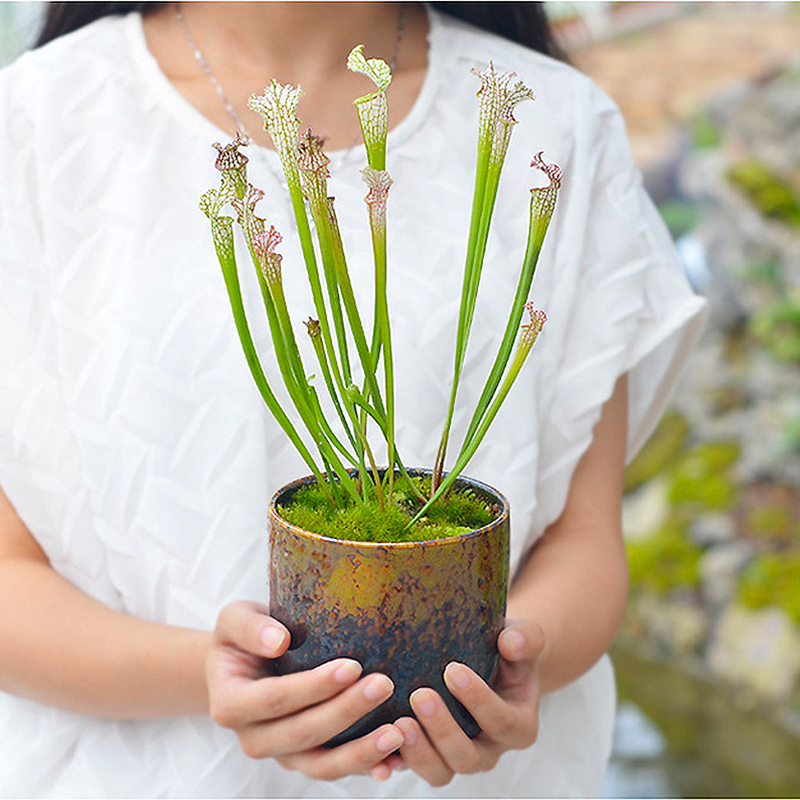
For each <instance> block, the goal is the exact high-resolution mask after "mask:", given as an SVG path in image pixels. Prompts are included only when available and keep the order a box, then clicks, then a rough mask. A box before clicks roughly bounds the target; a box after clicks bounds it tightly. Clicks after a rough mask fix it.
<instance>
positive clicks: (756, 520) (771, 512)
mask: <svg viewBox="0 0 800 800" xmlns="http://www.w3.org/2000/svg"><path fill="white" fill-rule="evenodd" d="M793 528H794V517H793V515H792V512H791V510H790V509H788V508H786V506H781V505H763V506H756V507H755V508H753V509H751V511H750V513H749V514H748V515H747V530H748V532H749V533H751V534H752V535H753V536H756V537H758V538H759V539H786V538H788V537H789V536H790V535H791V533H792V529H793Z"/></svg>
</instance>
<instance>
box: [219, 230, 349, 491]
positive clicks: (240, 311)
mask: <svg viewBox="0 0 800 800" xmlns="http://www.w3.org/2000/svg"><path fill="white" fill-rule="evenodd" d="M214 224H219V223H214ZM230 233H231V235H230V240H229V247H228V246H222V247H221V246H219V245H218V246H217V248H216V249H217V257H218V260H219V263H220V266H221V268H222V275H223V278H224V280H225V288H226V290H227V292H228V299H229V301H230V304H231V309H232V311H233V319H234V323H235V325H236V332H237V333H238V335H239V341H240V342H241V345H242V349H243V351H244V354H245V358H246V360H247V365H248V367H249V368H250V372H251V374H252V376H253V379H254V381H255V384H256V387H257V388H258V391H259V393H260V394H261V397H262V398H263V400H264V402H265V403H266V405H267V408H269V410H270V412H271V413H272V415H273V416H274V417H275V420H276V421H277V423H278V424H279V425H280V427H281V428H282V429H283V431H284V433H286V435H287V436H288V437H289V440H290V441H291V442H292V444H293V445H294V446H295V447H296V448H297V451H298V452H299V453H300V456H301V458H302V459H303V461H305V463H306V465H307V466H308V467H309V469H310V470H311V472H312V473H313V475H314V477H315V478H316V479H317V481H318V483H319V484H320V486H321V487H323V491H325V492H326V493H327V494H328V498H329V500H330V501H331V502H334V498H333V496H332V495H331V492H330V490H329V489H327V487H325V483H324V479H323V476H322V472H321V470H320V469H319V467H318V466H317V464H316V463H315V461H314V459H313V457H312V455H311V453H310V452H309V450H308V448H307V447H306V445H305V443H304V442H303V440H302V439H301V438H300V436H299V434H298V433H297V430H296V429H295V427H294V425H292V423H291V420H290V419H289V417H288V416H287V415H286V413H285V412H284V410H283V408H282V407H281V405H280V403H279V402H278V400H277V398H276V397H275V395H274V393H273V391H272V389H271V388H270V385H269V383H268V381H267V378H266V375H265V374H264V370H263V369H262V367H261V363H260V362H259V359H258V354H257V352H256V348H255V344H254V342H253V337H252V335H251V334H250V327H249V325H248V324H247V316H246V314H245V310H244V302H243V300H242V291H241V285H240V283H239V274H238V270H237V267H236V259H235V257H234V256H233V234H232V231H231V232H230ZM215 244H216V237H215ZM226 244H228V243H226Z"/></svg>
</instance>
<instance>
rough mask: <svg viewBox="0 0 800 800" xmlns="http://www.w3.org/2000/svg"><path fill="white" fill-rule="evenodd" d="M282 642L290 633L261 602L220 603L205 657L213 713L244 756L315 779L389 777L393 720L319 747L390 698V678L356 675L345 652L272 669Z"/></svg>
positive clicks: (399, 737)
mask: <svg viewBox="0 0 800 800" xmlns="http://www.w3.org/2000/svg"><path fill="white" fill-rule="evenodd" d="M289 641H290V635H289V631H288V630H287V629H286V628H285V627H284V626H283V625H281V624H280V623H279V622H278V621H277V620H275V619H273V618H272V617H270V616H269V611H268V609H267V608H266V607H265V606H262V605H260V604H258V603H248V602H244V601H239V602H235V603H231V604H229V605H227V606H225V608H223V609H222V611H221V612H220V615H219V617H218V619H217V625H216V628H215V630H214V636H213V640H212V644H211V647H210V649H209V652H208V657H207V659H206V680H207V683H208V694H209V707H210V713H211V716H212V718H213V719H214V720H215V721H216V722H217V723H218V724H219V725H222V726H223V727H225V728H230V729H232V730H233V731H235V732H236V734H237V736H238V737H239V743H240V745H241V747H242V750H243V751H244V753H245V754H246V755H248V756H250V757H251V758H267V757H272V758H275V760H276V761H278V763H279V764H281V765H282V766H283V767H285V768H286V769H291V770H297V771H299V772H302V773H304V774H305V775H307V776H308V777H310V778H315V779H317V780H335V779H337V778H342V777H344V776H346V775H352V774H363V773H369V774H370V775H372V776H373V777H374V778H376V779H379V780H383V779H385V778H388V777H389V775H390V774H391V770H390V768H389V767H388V766H387V765H386V764H385V763H383V762H384V759H386V758H387V756H389V755H390V754H391V753H393V752H394V751H396V750H397V749H398V748H399V747H400V746H401V745H402V744H403V734H402V733H401V731H400V729H399V728H397V727H396V726H395V725H382V726H381V727H379V728H378V729H377V730H374V731H372V732H371V733H368V734H367V735H366V736H362V737H361V738H359V739H355V740H354V741H352V742H347V743H346V744H343V745H339V746H338V747H333V748H327V747H323V745H324V743H325V742H327V741H328V739H330V738H331V737H332V736H335V735H336V734H337V733H340V732H341V731H343V730H345V729H346V728H348V727H349V726H350V725H352V724H353V723H354V722H356V721H357V720H358V719H360V718H361V717H363V716H364V714H366V713H367V712H368V711H371V710H372V709H373V708H376V707H377V706H379V705H380V704H381V703H382V702H383V701H384V700H386V699H387V698H388V697H390V696H391V694H392V692H393V691H394V685H393V684H392V681H391V680H390V679H389V678H388V677H387V676H386V675H381V674H379V673H374V674H371V675H367V676H366V677H363V678H362V677H361V672H362V668H361V665H360V664H359V663H358V662H357V661H353V660H352V659H347V658H339V659H335V660H334V661H329V662H327V663H325V664H322V665H321V666H319V667H316V668H315V669H311V670H308V671H306V672H297V673H294V674H292V675H280V676H279V675H275V674H274V672H273V671H272V669H271V667H270V659H274V658H277V657H278V656H280V655H282V654H283V653H284V652H286V650H287V648H288V647H289Z"/></svg>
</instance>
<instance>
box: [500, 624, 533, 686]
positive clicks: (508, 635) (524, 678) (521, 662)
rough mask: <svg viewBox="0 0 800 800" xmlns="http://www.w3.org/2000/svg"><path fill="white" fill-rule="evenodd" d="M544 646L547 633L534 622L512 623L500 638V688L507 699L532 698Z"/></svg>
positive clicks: (502, 632)
mask: <svg viewBox="0 0 800 800" xmlns="http://www.w3.org/2000/svg"><path fill="white" fill-rule="evenodd" d="M544 647H545V638H544V632H543V631H542V629H541V627H540V626H539V625H537V624H536V623H533V622H509V623H508V625H507V627H506V628H504V629H503V630H502V631H501V633H500V636H499V637H498V639H497V648H498V650H499V652H500V669H499V671H498V675H497V682H496V685H497V689H498V691H499V692H500V693H501V694H504V695H505V696H506V697H507V698H508V699H512V700H513V699H520V700H524V699H530V692H531V689H532V688H535V686H536V683H537V681H536V680H535V678H536V676H537V670H538V668H539V661H540V658H541V655H542V652H543V650H544Z"/></svg>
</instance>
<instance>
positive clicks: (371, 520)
mask: <svg viewBox="0 0 800 800" xmlns="http://www.w3.org/2000/svg"><path fill="white" fill-rule="evenodd" d="M412 480H413V481H414V483H415V484H416V486H417V488H418V489H419V490H420V492H421V493H422V494H423V495H424V496H425V497H428V496H429V495H430V488H431V479H430V477H429V476H414V477H413V478H412ZM421 505H422V504H421V503H420V502H419V500H418V499H417V498H416V497H414V496H413V495H412V494H411V493H410V492H409V491H408V490H406V489H404V487H403V485H402V484H401V483H396V484H395V487H394V492H393V495H392V502H391V504H389V505H387V506H386V507H385V508H384V509H381V508H380V507H379V506H378V505H377V503H375V504H370V505H356V504H355V503H350V504H349V505H346V506H345V507H344V508H335V507H334V506H332V505H331V503H330V501H329V500H328V498H327V497H326V495H325V494H324V493H323V492H322V491H321V490H320V488H319V486H318V485H317V484H314V483H312V484H309V485H308V486H305V487H303V488H302V489H300V490H299V491H298V492H296V493H294V494H293V495H292V497H291V500H290V502H289V503H287V504H286V505H283V506H281V507H280V513H281V516H282V517H283V518H284V519H285V520H286V521H287V522H289V523H291V524H292V525H296V526H297V527H298V528H302V529H303V530H307V531H312V532H314V533H318V534H319V535H320V536H328V537H330V538H333V539H346V540H348V541H352V542H426V541H433V540H435V539H447V538H449V537H451V536H460V535H461V534H464V533H469V532H470V531H474V530H477V529H479V528H482V527H483V526H484V525H488V524H489V523H490V522H491V521H492V520H493V519H494V518H495V517H496V516H497V515H498V513H499V509H498V508H497V507H494V506H492V505H490V504H489V503H487V502H486V500H485V499H483V498H481V497H479V496H478V495H476V494H475V492H473V491H472V490H471V489H469V488H466V487H460V488H457V489H454V490H453V491H452V492H450V493H449V495H448V496H447V498H446V499H445V500H443V501H442V502H437V503H436V504H435V505H434V506H432V507H431V508H430V509H429V510H428V512H427V514H426V515H425V516H424V517H423V518H422V519H420V520H419V521H418V522H416V523H415V524H414V525H413V526H412V527H411V528H408V521H409V519H410V518H411V517H413V516H414V514H415V513H416V512H417V510H418V509H419V508H420V507H421Z"/></svg>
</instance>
